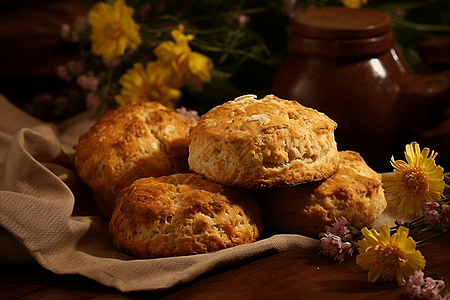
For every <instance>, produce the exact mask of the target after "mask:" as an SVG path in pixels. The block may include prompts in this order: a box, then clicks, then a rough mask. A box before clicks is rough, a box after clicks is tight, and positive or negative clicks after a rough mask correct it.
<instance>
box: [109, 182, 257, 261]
mask: <svg viewBox="0 0 450 300" xmlns="http://www.w3.org/2000/svg"><path fill="white" fill-rule="evenodd" d="M262 228H263V223H262V217H261V209H260V206H259V203H258V202H257V200H256V198H255V196H254V194H253V193H251V192H250V191H249V190H245V189H239V188H230V187H226V186H223V185H220V184H217V183H213V182H210V181H209V180H207V179H206V178H204V177H203V176H201V175H198V174H194V173H184V174H173V175H170V176H162V177H150V178H141V179H139V180H137V181H135V182H134V183H133V184H132V185H130V186H129V187H127V188H125V189H123V190H122V191H121V193H120V194H119V197H118V198H117V206H116V209H115V211H114V214H113V217H112V219H111V222H110V225H109V230H110V234H111V238H112V240H113V242H114V246H115V247H116V248H117V249H118V250H120V251H123V252H127V253H129V254H132V255H134V256H137V257H142V258H144V257H146V258H155V257H168V256H178V255H190V254H198V253H207V252H214V251H218V250H221V249H225V248H229V247H233V246H235V245H240V244H246V243H251V242H254V241H256V240H257V239H258V237H259V236H260V234H261V231H262Z"/></svg>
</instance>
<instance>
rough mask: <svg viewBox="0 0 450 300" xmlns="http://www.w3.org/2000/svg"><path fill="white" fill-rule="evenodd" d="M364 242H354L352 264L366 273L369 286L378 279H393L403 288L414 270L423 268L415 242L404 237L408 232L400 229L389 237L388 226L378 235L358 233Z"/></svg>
mask: <svg viewBox="0 0 450 300" xmlns="http://www.w3.org/2000/svg"><path fill="white" fill-rule="evenodd" d="M362 233H363V234H364V238H363V239H362V240H360V241H359V242H358V246H359V253H360V254H358V256H357V257H356V263H357V264H358V265H360V266H361V267H362V268H363V269H364V270H369V273H368V279H369V281H370V282H374V281H376V280H377V279H378V278H380V277H381V279H383V280H387V281H392V280H394V278H396V279H397V283H398V284H399V285H404V284H405V283H406V280H407V279H408V278H409V276H411V275H413V274H414V271H415V270H422V269H423V268H424V267H425V258H424V257H423V255H422V253H420V251H419V250H416V242H414V240H413V239H412V237H408V233H409V229H407V228H405V227H403V226H400V227H399V228H398V231H397V233H394V234H393V235H392V236H391V235H390V229H389V225H388V224H387V223H386V224H385V225H383V226H381V228H380V233H378V232H377V231H376V230H375V229H371V230H368V229H367V227H364V228H363V229H362Z"/></svg>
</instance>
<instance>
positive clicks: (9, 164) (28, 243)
mask: <svg viewBox="0 0 450 300" xmlns="http://www.w3.org/2000/svg"><path fill="white" fill-rule="evenodd" d="M0 106H1V107H2V111H0V226H1V227H2V228H3V229H4V230H5V233H6V232H7V233H8V234H9V235H10V236H12V237H14V240H15V241H17V243H3V241H2V240H0V245H1V246H0V263H8V257H5V255H7V254H8V253H15V254H17V255H19V254H21V253H22V254H23V256H24V257H23V259H17V257H16V258H12V259H11V261H10V263H11V262H18V261H27V257H26V256H27V255H28V254H29V256H31V257H32V258H33V259H34V260H35V261H36V262H37V263H39V264H40V265H42V266H43V267H44V268H46V269H48V270H50V271H52V272H55V273H58V274H80V275H83V276H86V277H88V278H91V279H93V280H95V281H98V282H100V283H102V284H104V285H106V286H110V287H114V288H117V289H118V290H120V291H161V290H166V289H169V288H171V287H173V286H176V285H179V284H182V283H187V282H190V281H192V280H193V279H195V278H197V277H198V276H200V275H202V274H204V273H207V272H209V271H211V270H213V269H215V268H219V267H223V266H226V265H232V264H233V263H237V262H240V261H245V260H251V259H257V258H259V257H261V256H264V255H271V254H274V253H278V252H280V251H285V250H288V249H294V248H314V247H318V241H317V240H315V239H311V238H307V237H304V236H300V235H276V236H272V237H269V238H266V239H262V240H260V241H257V242H255V243H251V244H246V245H240V246H236V247H233V248H229V249H225V250H220V251H218V252H214V253H208V254H199V255H191V256H182V257H169V258H160V259H135V258H134V257H132V256H130V255H127V254H124V253H121V252H118V251H116V250H115V249H114V247H113V245H112V243H111V240H110V238H109V234H108V221H107V220H105V219H104V218H102V217H100V216H99V215H98V212H97V211H96V208H95V206H94V205H93V201H92V198H91V195H90V192H89V189H88V188H87V187H86V186H85V185H84V184H83V183H82V182H81V181H80V180H79V179H78V177H77V175H76V173H75V171H74V169H73V166H72V161H73V155H74V150H73V148H72V146H73V145H74V144H75V143H76V141H77V140H78V137H79V136H80V134H82V133H83V132H85V131H87V130H88V129H89V127H90V126H92V125H93V124H94V122H95V119H93V118H92V114H91V113H90V112H88V113H85V114H83V115H81V116H77V117H76V118H75V119H73V120H69V121H68V122H65V123H64V124H59V125H57V124H48V123H44V122H42V121H40V120H37V119H35V118H33V117H31V116H29V115H27V114H26V113H25V112H23V111H21V110H20V109H18V108H17V107H15V106H14V105H13V104H11V103H10V102H9V101H8V100H7V99H6V98H5V97H3V96H2V95H1V94H0ZM2 238H5V239H6V237H5V235H4V234H0V239H2ZM7 245H11V247H13V249H4V248H3V247H6V246H7ZM18 245H20V246H21V247H23V249H25V250H26V251H23V250H19V248H18ZM17 255H16V256H17Z"/></svg>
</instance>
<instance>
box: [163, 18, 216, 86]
mask: <svg viewBox="0 0 450 300" xmlns="http://www.w3.org/2000/svg"><path fill="white" fill-rule="evenodd" d="M172 37H173V38H174V40H175V42H173V41H166V42H162V43H161V44H159V45H158V46H157V47H156V48H155V50H154V53H155V55H156V56H158V58H159V59H161V60H162V61H164V62H165V63H170V64H172V65H173V67H174V68H175V69H176V70H178V71H179V72H181V73H182V74H183V77H184V82H185V83H186V85H187V86H188V87H189V88H190V89H191V90H194V91H201V90H202V83H203V82H209V81H211V74H210V73H209V70H211V69H212V68H213V66H214V64H213V62H212V60H211V59H210V58H209V57H207V56H205V55H203V54H201V53H198V52H193V51H192V50H191V48H190V47H189V41H191V40H193V39H194V35H192V34H188V35H185V34H184V26H183V24H179V25H178V28H177V29H174V30H172Z"/></svg>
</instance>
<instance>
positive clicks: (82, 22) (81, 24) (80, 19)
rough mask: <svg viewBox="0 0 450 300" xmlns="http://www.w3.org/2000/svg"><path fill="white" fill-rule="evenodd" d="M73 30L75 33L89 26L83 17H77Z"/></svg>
mask: <svg viewBox="0 0 450 300" xmlns="http://www.w3.org/2000/svg"><path fill="white" fill-rule="evenodd" d="M73 28H74V29H75V30H76V31H85V30H87V29H88V28H89V24H88V22H87V18H86V17H83V16H79V17H78V18H77V20H76V21H75V24H73Z"/></svg>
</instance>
